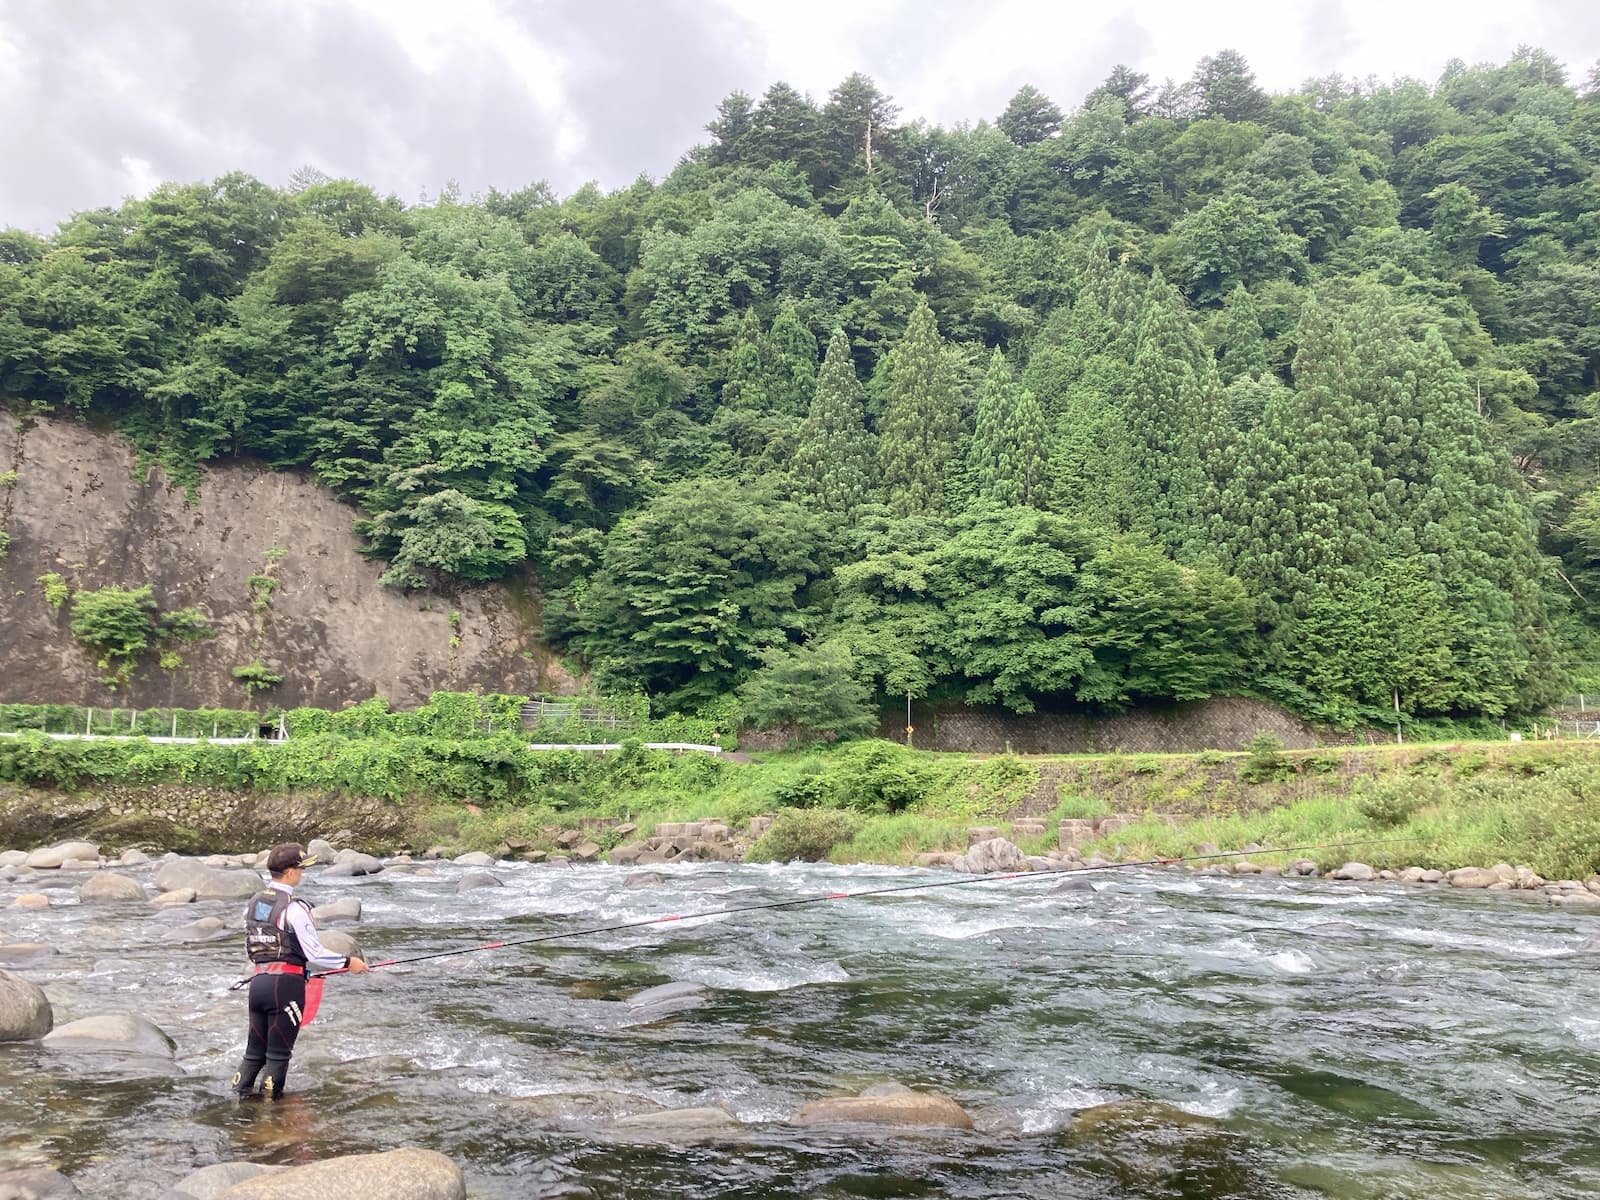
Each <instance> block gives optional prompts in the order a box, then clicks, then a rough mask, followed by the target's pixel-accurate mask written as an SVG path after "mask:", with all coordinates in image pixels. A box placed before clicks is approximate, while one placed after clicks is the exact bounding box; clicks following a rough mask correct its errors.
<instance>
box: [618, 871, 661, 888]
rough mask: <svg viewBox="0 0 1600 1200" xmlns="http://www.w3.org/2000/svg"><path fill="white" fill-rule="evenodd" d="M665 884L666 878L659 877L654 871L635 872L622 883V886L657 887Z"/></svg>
mask: <svg viewBox="0 0 1600 1200" xmlns="http://www.w3.org/2000/svg"><path fill="white" fill-rule="evenodd" d="M665 882H666V876H664V875H658V874H656V872H654V871H635V872H634V873H633V874H632V875H629V876H628V877H627V878H626V879H624V880H623V881H622V886H623V887H625V888H643V887H655V886H656V885H657V884H659V883H665Z"/></svg>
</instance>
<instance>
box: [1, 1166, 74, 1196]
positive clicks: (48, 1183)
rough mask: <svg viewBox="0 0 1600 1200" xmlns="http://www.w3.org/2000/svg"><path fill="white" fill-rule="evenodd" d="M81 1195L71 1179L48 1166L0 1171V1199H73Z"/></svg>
mask: <svg viewBox="0 0 1600 1200" xmlns="http://www.w3.org/2000/svg"><path fill="white" fill-rule="evenodd" d="M81 1195H83V1193H82V1192H80V1191H79V1190H78V1189H77V1187H76V1186H75V1185H74V1184H73V1182H72V1180H70V1179H68V1178H67V1177H66V1176H65V1175H63V1174H62V1173H61V1172H60V1171H52V1170H51V1169H50V1168H49V1167H27V1168H24V1169H23V1170H20V1171H0V1200H75V1198H76V1197H78V1196H81Z"/></svg>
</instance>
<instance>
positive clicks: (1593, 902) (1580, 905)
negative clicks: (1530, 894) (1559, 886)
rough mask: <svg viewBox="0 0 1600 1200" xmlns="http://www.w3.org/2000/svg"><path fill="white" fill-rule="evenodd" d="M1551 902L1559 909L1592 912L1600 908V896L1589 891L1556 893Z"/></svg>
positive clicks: (1550, 898) (1551, 897)
mask: <svg viewBox="0 0 1600 1200" xmlns="http://www.w3.org/2000/svg"><path fill="white" fill-rule="evenodd" d="M1549 900H1550V903H1551V904H1554V905H1555V906H1556V907H1557V908H1574V909H1580V910H1582V911H1584V912H1592V911H1593V910H1595V909H1597V908H1600V896H1596V895H1595V894H1594V893H1593V892H1591V891H1589V890H1588V889H1584V890H1582V891H1575V892H1556V893H1553V894H1552V895H1551V896H1550V897H1549Z"/></svg>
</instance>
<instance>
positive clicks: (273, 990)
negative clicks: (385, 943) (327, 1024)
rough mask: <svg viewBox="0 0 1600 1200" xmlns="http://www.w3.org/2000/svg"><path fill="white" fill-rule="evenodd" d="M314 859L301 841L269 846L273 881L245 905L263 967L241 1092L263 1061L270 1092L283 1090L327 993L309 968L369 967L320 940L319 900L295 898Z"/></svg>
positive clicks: (237, 1088)
mask: <svg viewBox="0 0 1600 1200" xmlns="http://www.w3.org/2000/svg"><path fill="white" fill-rule="evenodd" d="M314 862H316V859H315V858H308V857H307V856H306V852H305V849H304V848H303V847H302V846H301V845H300V844H299V843H298V842H285V843H284V844H283V845H281V846H274V847H273V848H272V849H271V850H270V851H268V852H267V870H268V871H269V872H270V873H271V875H272V882H271V884H270V885H268V887H267V889H266V890H265V891H262V892H258V893H256V895H254V896H252V897H251V898H250V903H249V904H248V905H247V906H246V908H245V910H244V928H245V949H246V951H247V952H248V953H249V955H250V962H251V963H252V964H253V965H254V967H255V973H254V975H253V976H252V977H251V979H250V1034H249V1038H248V1040H247V1041H246V1043H245V1049H244V1060H243V1061H242V1062H240V1064H239V1069H238V1070H237V1071H236V1072H234V1076H233V1083H232V1086H233V1090H234V1092H235V1093H236V1094H238V1095H240V1096H248V1095H250V1093H251V1092H252V1091H254V1090H255V1084H256V1077H257V1076H258V1075H260V1074H261V1069H262V1068H263V1067H265V1068H266V1071H267V1078H266V1081H265V1083H263V1084H262V1089H261V1091H262V1095H264V1096H268V1097H276V1096H281V1095H283V1085H284V1080H285V1079H286V1078H287V1076H288V1074H289V1057H290V1055H292V1054H293V1053H294V1041H295V1038H297V1037H299V1036H300V1029H301V1027H302V1026H303V1025H307V1024H310V1022H311V1018H312V1017H313V1016H314V1015H316V1011H317V1002H318V1001H319V1000H320V999H321V997H322V980H320V979H308V978H307V975H306V969H307V967H316V968H320V969H322V970H327V971H344V970H348V971H349V972H350V973H351V974H352V975H359V974H361V972H363V971H365V970H366V969H367V964H366V963H364V962H363V961H362V960H361V959H359V958H346V957H345V956H344V955H343V954H334V953H332V952H331V951H330V950H328V948H327V947H326V946H324V945H323V944H322V942H321V941H319V940H318V938H317V927H316V925H315V924H314V923H313V922H312V920H311V906H310V905H309V904H307V903H306V902H305V901H304V900H297V899H295V896H294V889H295V886H296V885H297V884H299V882H300V877H301V875H302V873H303V869H304V868H305V867H307V866H309V865H310V864H312V863H314Z"/></svg>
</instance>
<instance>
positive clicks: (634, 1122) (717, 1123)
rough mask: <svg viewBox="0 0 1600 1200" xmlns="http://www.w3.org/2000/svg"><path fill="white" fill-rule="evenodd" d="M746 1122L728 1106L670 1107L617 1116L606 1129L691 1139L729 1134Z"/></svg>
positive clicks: (638, 1136)
mask: <svg viewBox="0 0 1600 1200" xmlns="http://www.w3.org/2000/svg"><path fill="white" fill-rule="evenodd" d="M742 1128H743V1126H742V1125H741V1124H740V1122H739V1118H738V1117H736V1116H734V1115H733V1114H732V1113H731V1112H729V1111H728V1110H727V1109H725V1108H720V1107H711V1106H707V1107H705V1108H667V1109H662V1110H661V1111H660V1112H645V1113H635V1114H634V1115H633V1116H629V1117H618V1118H617V1119H616V1120H615V1121H612V1122H611V1123H610V1124H609V1125H607V1126H606V1132H608V1133H610V1134H612V1135H613V1136H616V1137H621V1138H624V1139H626V1140H628V1141H647V1142H692V1141H703V1140H706V1139H709V1138H717V1137H727V1136H729V1135H731V1134H734V1133H737V1132H738V1131H739V1130H740V1129H742Z"/></svg>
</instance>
